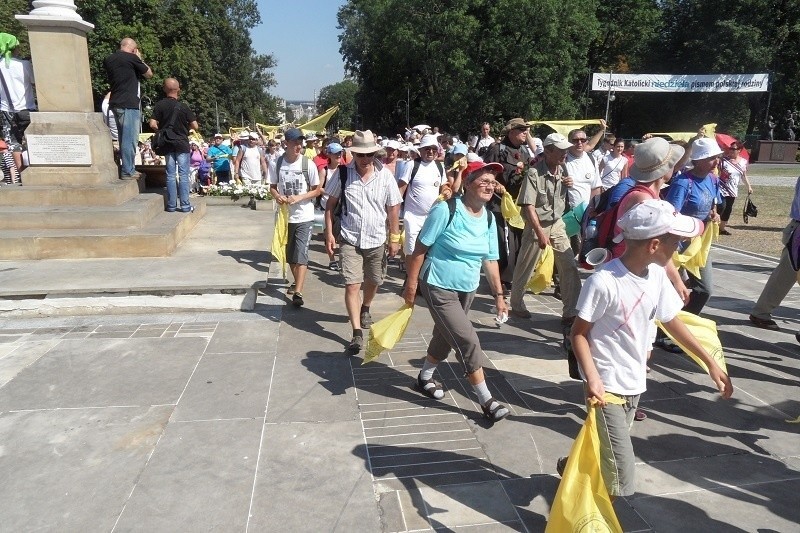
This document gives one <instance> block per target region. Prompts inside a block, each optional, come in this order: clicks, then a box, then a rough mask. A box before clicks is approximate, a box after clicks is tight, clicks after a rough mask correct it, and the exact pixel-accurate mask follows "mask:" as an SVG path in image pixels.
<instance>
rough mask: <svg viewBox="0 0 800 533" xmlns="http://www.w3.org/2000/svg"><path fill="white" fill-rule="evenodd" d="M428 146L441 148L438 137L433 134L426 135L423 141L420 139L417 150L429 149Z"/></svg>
mask: <svg viewBox="0 0 800 533" xmlns="http://www.w3.org/2000/svg"><path fill="white" fill-rule="evenodd" d="M428 146H435V147H436V148H439V139H438V138H437V137H436V135H433V134H431V133H429V134H428V135H424V136H423V137H422V139H420V141H419V146H418V147H417V148H419V149H422V148H427V147H428Z"/></svg>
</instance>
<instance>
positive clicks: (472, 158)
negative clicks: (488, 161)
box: [467, 152, 483, 163]
mask: <svg viewBox="0 0 800 533" xmlns="http://www.w3.org/2000/svg"><path fill="white" fill-rule="evenodd" d="M475 161H483V158H482V157H481V156H479V155H478V154H476V153H475V152H468V153H467V163H474V162H475Z"/></svg>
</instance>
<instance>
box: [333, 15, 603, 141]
mask: <svg viewBox="0 0 800 533" xmlns="http://www.w3.org/2000/svg"><path fill="white" fill-rule="evenodd" d="M596 3H597V2H596V0H587V1H584V2H581V3H574V2H559V1H556V0H538V1H536V2H531V1H530V0H492V1H489V0H465V1H462V2H458V3H451V2H445V1H441V0H428V1H424V2H423V1H421V0H404V1H401V0H350V1H349V2H347V4H345V5H344V6H342V8H341V9H340V11H339V27H340V28H341V29H342V34H341V36H340V42H341V48H340V50H341V52H342V56H343V57H344V60H345V66H346V68H347V70H348V72H349V73H350V74H351V75H352V76H353V78H354V79H355V80H356V81H357V82H358V84H359V86H360V90H359V93H358V96H357V100H358V112H357V115H359V116H360V117H362V119H363V121H364V122H365V125H366V126H368V127H374V128H377V129H379V130H384V129H392V130H395V131H397V130H399V129H402V126H403V125H404V122H405V117H404V116H402V115H400V116H398V114H397V113H396V112H395V109H396V103H397V101H398V100H405V98H406V90H408V91H409V92H410V95H411V97H410V102H409V103H410V109H411V113H410V114H411V122H412V123H414V122H415V121H417V120H419V121H422V120H425V121H431V122H433V123H435V124H437V125H439V126H441V127H443V128H444V129H446V130H447V131H452V132H460V133H466V132H467V131H475V130H476V129H477V128H478V126H479V124H480V122H481V121H483V120H487V119H488V120H489V121H490V122H496V123H497V122H502V121H504V120H506V119H508V118H511V117H514V116H524V117H526V118H554V117H558V118H569V117H573V116H575V114H576V113H577V111H578V109H579V107H578V105H577V104H576V100H575V98H574V97H573V94H574V92H575V90H576V89H577V90H580V89H581V88H582V87H583V84H584V80H585V79H586V77H587V63H586V58H587V46H586V43H587V42H588V41H591V40H592V39H593V38H594V35H595V33H596V32H597V20H596V18H595V16H594V15H593V13H594V10H595V8H596ZM387 21H391V23H390V24H389V23H387Z"/></svg>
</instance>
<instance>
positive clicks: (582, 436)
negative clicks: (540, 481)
mask: <svg viewBox="0 0 800 533" xmlns="http://www.w3.org/2000/svg"><path fill="white" fill-rule="evenodd" d="M603 399H604V400H605V401H606V402H607V403H614V404H624V403H625V401H624V400H622V399H621V398H619V397H617V396H613V395H611V394H608V393H606V395H605V396H604V397H603ZM596 412H597V408H596V407H589V414H588V415H586V421H585V422H584V423H583V428H581V431H580V433H578V437H577V438H576V439H575V443H574V444H573V445H572V449H571V450H570V452H569V458H568V459H567V466H566V467H565V468H564V475H563V476H562V477H561V483H559V484H558V491H557V492H556V497H555V499H554V500H553V506H552V507H551V508H550V517H549V518H548V519H547V528H546V529H545V533H572V532H575V531H602V532H609V533H612V532H613V533H622V526H621V525H620V523H619V520H617V515H616V513H615V512H614V507H613V506H612V505H611V498H610V497H609V495H608V489H607V488H606V484H605V481H603V475H602V474H601V473H600V439H599V437H598V435H597V422H596Z"/></svg>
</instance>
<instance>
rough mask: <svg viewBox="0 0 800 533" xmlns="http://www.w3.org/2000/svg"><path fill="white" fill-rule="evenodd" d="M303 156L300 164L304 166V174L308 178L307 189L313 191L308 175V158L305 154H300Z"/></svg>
mask: <svg viewBox="0 0 800 533" xmlns="http://www.w3.org/2000/svg"><path fill="white" fill-rule="evenodd" d="M300 157H301V158H302V160H301V162H300V164H301V165H302V167H303V176H305V178H306V190H307V191H311V179H309V177H308V158H307V157H306V156H304V155H301V156H300Z"/></svg>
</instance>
